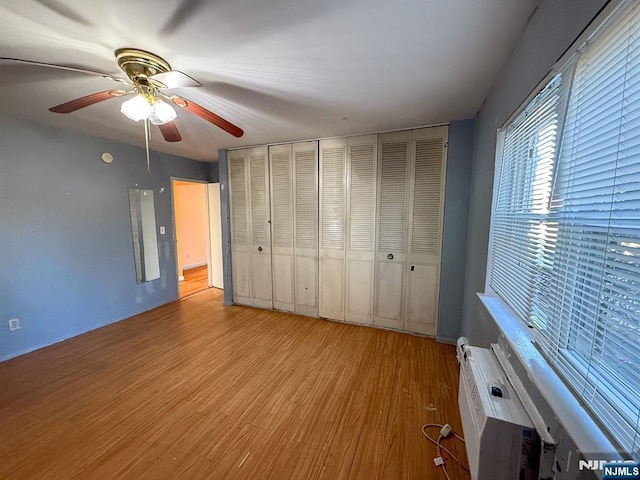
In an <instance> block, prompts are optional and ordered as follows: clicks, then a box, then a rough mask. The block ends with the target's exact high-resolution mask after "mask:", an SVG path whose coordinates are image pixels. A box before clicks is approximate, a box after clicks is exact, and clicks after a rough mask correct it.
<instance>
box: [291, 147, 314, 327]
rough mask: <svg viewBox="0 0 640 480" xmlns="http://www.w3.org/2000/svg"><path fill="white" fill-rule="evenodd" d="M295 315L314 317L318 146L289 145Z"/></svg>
mask: <svg viewBox="0 0 640 480" xmlns="http://www.w3.org/2000/svg"><path fill="white" fill-rule="evenodd" d="M292 150H293V181H294V216H293V218H294V242H295V247H294V271H295V294H294V298H295V312H296V313H301V314H303V315H313V316H317V315H318V142H301V143H294V144H293V145H292Z"/></svg>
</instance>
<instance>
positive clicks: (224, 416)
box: [0, 289, 469, 480]
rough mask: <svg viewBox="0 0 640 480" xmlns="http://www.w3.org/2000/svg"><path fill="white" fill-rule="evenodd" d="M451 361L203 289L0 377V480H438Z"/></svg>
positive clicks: (406, 343)
mask: <svg viewBox="0 0 640 480" xmlns="http://www.w3.org/2000/svg"><path fill="white" fill-rule="evenodd" d="M454 352H455V350H454V348H453V347H452V346H449V345H442V344H438V343H436V342H435V341H433V340H431V339H427V338H422V337H417V336H411V335H406V334H402V333H398V332H391V331H385V330H378V329H373V328H367V327H360V326H355V325H348V324H344V323H339V322H331V321H327V320H321V319H316V318H310V317H303V316H298V315H293V314H289V313H283V312H275V311H265V310H258V309H252V308H249V307H242V306H233V307H224V306H223V305H222V291H220V290H217V289H207V290H205V291H202V292H200V293H198V294H194V295H191V296H189V297H188V298H185V299H182V300H181V301H178V302H174V303H171V304H169V305H165V306H163V307H160V308H157V309H155V310H152V311H149V312H145V313H143V314H140V315H137V316H135V317H132V318H129V319H126V320H123V321H121V322H118V323H116V324H112V325H109V326H107V327H103V328H100V329H98V330H94V331H92V332H89V333H86V334H84V335H81V336H79V337H75V338H72V339H70V340H67V341H65V342H62V343H59V344H56V345H52V346H50V347H47V348H44V349H41V350H39V351H36V352H33V353H30V354H28V355H24V356H21V357H18V358H15V359H13V360H9V361H7V362H4V363H1V364H0V385H2V388H1V389H0V478H3V479H5V478H6V479H12V480H13V479H32V478H42V479H61V478H100V479H111V478H114V479H115V478H135V479H139V478H152V479H160V478H181V479H183V478H184V479H197V478H203V479H204V478H207V479H211V478H225V479H227V478H228V479H236V478H237V479H247V478H251V479H254V478H255V479H283V478H296V479H297V478H318V479H349V478H353V479H356V478H358V479H360V478H367V479H383V478H384V479H390V478H393V479H395V478H406V479H419V478H436V479H438V478H444V475H443V473H442V472H440V471H438V469H437V468H436V467H435V466H434V465H433V461H432V459H433V457H434V456H435V448H434V446H433V445H431V444H430V443H429V442H428V441H427V440H426V439H425V438H424V437H423V436H422V433H421V431H420V429H421V426H422V425H423V424H424V423H429V422H434V423H445V422H448V423H450V424H451V425H452V426H453V428H454V430H456V431H457V432H461V431H462V429H461V425H460V418H459V413H458V409H457V381H458V367H457V364H456V361H455V354H454ZM432 433H434V434H436V433H437V431H435V432H432ZM445 442H446V445H447V446H448V447H449V448H451V450H452V451H453V452H454V453H456V455H459V456H460V457H462V458H466V456H465V453H464V445H463V444H459V443H453V442H452V441H451V439H446V440H445ZM447 464H448V469H449V472H450V475H451V477H452V478H453V479H468V478H469V476H468V474H467V473H466V472H464V471H463V470H462V469H461V468H459V467H457V466H456V465H455V464H454V462H453V461H451V460H449V461H448V462H447Z"/></svg>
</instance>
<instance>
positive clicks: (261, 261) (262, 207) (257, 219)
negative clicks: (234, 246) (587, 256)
mask: <svg viewBox="0 0 640 480" xmlns="http://www.w3.org/2000/svg"><path fill="white" fill-rule="evenodd" d="M247 162H248V164H249V180H250V182H249V183H250V199H251V203H250V205H249V211H250V217H251V304H252V305H254V306H256V307H262V308H273V301H272V289H271V225H270V224H269V221H270V218H271V211H270V209H269V160H268V150H267V147H257V148H251V149H249V150H248V153H247Z"/></svg>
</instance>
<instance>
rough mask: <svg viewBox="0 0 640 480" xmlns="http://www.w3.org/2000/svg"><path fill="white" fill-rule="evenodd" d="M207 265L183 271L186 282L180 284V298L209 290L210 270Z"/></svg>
mask: <svg viewBox="0 0 640 480" xmlns="http://www.w3.org/2000/svg"><path fill="white" fill-rule="evenodd" d="M208 268H209V267H208V266H207V265H202V266H200V267H195V268H189V269H187V270H183V274H184V280H182V281H181V282H179V286H178V290H179V298H184V297H188V296H189V295H193V294H194V293H197V292H201V291H202V290H206V289H207V288H209V270H208Z"/></svg>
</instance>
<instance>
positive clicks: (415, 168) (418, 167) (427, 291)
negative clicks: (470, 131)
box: [404, 126, 449, 335]
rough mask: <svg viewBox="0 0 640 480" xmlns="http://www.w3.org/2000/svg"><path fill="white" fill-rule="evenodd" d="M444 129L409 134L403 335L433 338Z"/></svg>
mask: <svg viewBox="0 0 640 480" xmlns="http://www.w3.org/2000/svg"><path fill="white" fill-rule="evenodd" d="M448 131H449V129H448V127H446V126H443V127H431V128H425V129H421V130H414V131H413V132H412V139H411V150H412V154H411V165H410V172H409V178H410V179H411V181H410V185H409V198H410V200H411V201H410V202H409V215H408V217H409V218H408V220H409V232H408V242H407V274H406V285H407V293H406V301H405V304H406V310H405V315H404V330H407V331H410V332H415V333H421V334H425V335H435V334H436V330H437V318H438V296H439V289H440V262H441V249H442V245H441V242H442V218H443V210H444V185H445V172H446V158H447V141H448Z"/></svg>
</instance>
